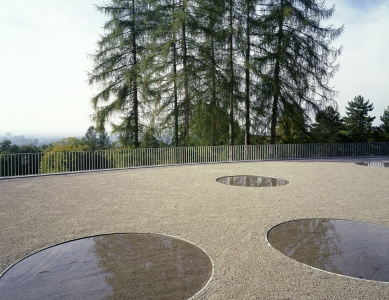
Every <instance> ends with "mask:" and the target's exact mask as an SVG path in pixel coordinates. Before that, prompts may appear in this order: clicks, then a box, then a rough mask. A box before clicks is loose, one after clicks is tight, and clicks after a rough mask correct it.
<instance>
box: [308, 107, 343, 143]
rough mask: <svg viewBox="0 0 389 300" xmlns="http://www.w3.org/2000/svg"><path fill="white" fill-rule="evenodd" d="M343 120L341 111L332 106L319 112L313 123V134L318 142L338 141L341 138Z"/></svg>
mask: <svg viewBox="0 0 389 300" xmlns="http://www.w3.org/2000/svg"><path fill="white" fill-rule="evenodd" d="M341 128H342V121H341V118H340V113H339V112H338V110H337V109H335V108H334V107H332V106H327V107H326V108H325V109H323V110H320V111H318V112H317V114H316V117H315V123H314V124H312V130H311V132H312V136H313V140H314V141H315V142H316V143H336V142H339V140H340V136H339V135H340V130H341Z"/></svg>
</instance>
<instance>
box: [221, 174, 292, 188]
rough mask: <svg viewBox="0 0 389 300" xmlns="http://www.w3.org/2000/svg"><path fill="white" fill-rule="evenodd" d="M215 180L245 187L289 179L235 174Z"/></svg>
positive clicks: (278, 183) (272, 183)
mask: <svg viewBox="0 0 389 300" xmlns="http://www.w3.org/2000/svg"><path fill="white" fill-rule="evenodd" d="M216 181H217V182H219V183H222V184H227V185H235V186H245V187H269V186H279V185H285V184H288V183H289V181H288V180H285V179H282V178H273V177H264V176H253V175H236V176H225V177H220V178H217V179H216Z"/></svg>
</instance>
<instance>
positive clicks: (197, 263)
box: [0, 233, 212, 299]
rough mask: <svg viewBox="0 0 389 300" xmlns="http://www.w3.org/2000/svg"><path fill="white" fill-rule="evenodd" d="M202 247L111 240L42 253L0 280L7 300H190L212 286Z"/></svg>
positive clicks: (129, 237) (127, 237)
mask: <svg viewBox="0 0 389 300" xmlns="http://www.w3.org/2000/svg"><path fill="white" fill-rule="evenodd" d="M211 272H212V263H211V260H210V258H209V257H208V255H207V254H206V253H205V252H204V251H203V250H201V249H200V248H199V247H197V246H195V245H193V244H191V243H189V242H186V241H183V240H181V239H177V238H173V237H170V236H165V235H158V234H137V233H132V234H109V235H100V236H93V237H87V238H83V239H78V240H73V241H69V242H66V243H63V244H59V245H56V246H53V247H50V248H46V249H44V250H41V251H39V252H37V253H35V254H33V255H31V256H28V257H26V258H24V259H23V260H21V261H20V262H18V263H16V264H15V265H13V266H12V267H10V268H9V269H8V270H7V271H5V272H4V273H3V274H2V275H1V277H0V295H1V296H0V298H1V299H188V298H190V297H191V296H193V295H194V294H196V293H197V292H198V291H199V290H201V289H202V288H203V287H204V286H205V284H206V283H207V282H208V280H209V278H210V276H211Z"/></svg>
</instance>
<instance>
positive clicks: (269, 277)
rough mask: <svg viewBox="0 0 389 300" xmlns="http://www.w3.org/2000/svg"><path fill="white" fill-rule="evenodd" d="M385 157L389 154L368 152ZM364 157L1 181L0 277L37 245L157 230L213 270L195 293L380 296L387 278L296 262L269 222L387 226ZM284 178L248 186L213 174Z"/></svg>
mask: <svg viewBox="0 0 389 300" xmlns="http://www.w3.org/2000/svg"><path fill="white" fill-rule="evenodd" d="M372 159H373V160H377V161H389V158H388V157H384V158H372ZM356 161H367V159H366V158H353V159H348V158H345V159H333V160H328V159H321V160H294V161H290V160H289V161H263V162H242V163H221V164H202V165H187V166H170V167H156V168H139V169H128V170H120V171H109V172H108V171H105V172H91V173H79V174H70V175H55V176H38V177H29V178H16V179H2V180H0V273H1V272H3V271H4V270H6V269H7V268H8V267H9V266H10V265H12V264H13V263H15V262H16V261H18V260H19V259H22V258H23V257H25V256H26V255H29V254H31V253H33V252H35V251H38V250H40V249H42V248H45V247H48V246H51V245H54V244H57V243H61V242H64V241H68V240H71V239H75V238H81V237H86V236H91V235H98V234H106V233H126V232H138V233H161V234H168V235H172V236H175V237H180V238H183V239H185V240H189V241H191V242H192V243H194V244H196V245H198V246H199V247H201V248H202V249H204V250H205V251H206V252H207V253H208V255H209V256H210V257H211V259H212V261H213V264H214V271H213V275H212V278H211V281H210V282H209V284H208V285H207V286H206V287H205V288H204V289H203V290H202V291H201V292H200V293H199V294H198V295H196V296H195V297H194V298H195V299H302V298H304V299H388V298H389V283H383V282H373V281H366V280H360V279H355V278H349V277H345V276H340V275H336V274H332V273H328V272H324V271H321V270H316V269H313V268H311V267H309V266H306V265H303V264H301V263H299V262H297V261H295V260H293V259H290V258H289V257H287V256H285V255H283V254H281V253H280V252H279V251H277V250H275V249H274V248H272V247H271V246H270V245H269V244H268V243H267V241H266V233H267V231H268V229H269V228H271V227H272V226H274V225H276V224H279V223H281V222H285V221H289V220H294V219H305V218H336V219H346V220H355V221H364V222H371V223H376V224H382V225H387V226H389V168H372V167H364V166H359V165H356V164H355V162H356ZM228 175H257V176H267V177H277V178H283V179H286V180H288V181H289V182H290V183H289V184H288V185H284V186H278V187H261V188H247V187H236V186H227V185H223V184H220V183H217V182H216V181H215V180H216V178H218V177H222V176H228ZM0 298H1V297H0Z"/></svg>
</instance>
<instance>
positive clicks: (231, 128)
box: [229, 0, 234, 146]
mask: <svg viewBox="0 0 389 300" xmlns="http://www.w3.org/2000/svg"><path fill="white" fill-rule="evenodd" d="M232 8H233V1H232V0H230V2H229V17H230V18H229V19H230V20H229V22H230V24H229V48H230V49H229V50H230V53H229V56H230V57H229V63H230V78H229V79H230V80H229V81H230V82H229V83H230V91H229V92H230V99H229V100H230V103H229V107H230V112H229V137H230V145H231V146H233V145H234V62H233V43H232V29H233V28H232Z"/></svg>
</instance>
